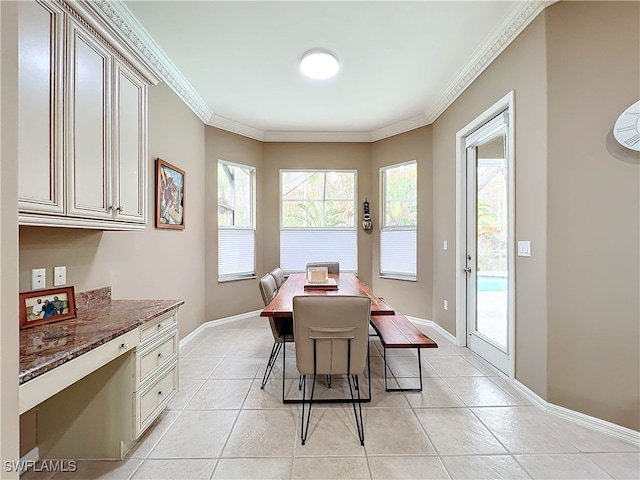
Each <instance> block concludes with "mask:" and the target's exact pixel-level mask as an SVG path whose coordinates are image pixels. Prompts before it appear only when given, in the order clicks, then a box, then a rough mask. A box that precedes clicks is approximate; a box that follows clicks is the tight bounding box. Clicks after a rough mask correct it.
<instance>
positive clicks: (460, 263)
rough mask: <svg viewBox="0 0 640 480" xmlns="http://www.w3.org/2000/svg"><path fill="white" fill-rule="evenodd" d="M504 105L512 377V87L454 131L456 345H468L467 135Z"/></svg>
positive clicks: (511, 372)
mask: <svg viewBox="0 0 640 480" xmlns="http://www.w3.org/2000/svg"><path fill="white" fill-rule="evenodd" d="M505 109H509V127H508V129H507V137H508V140H507V143H508V159H507V168H508V172H509V176H508V186H509V192H508V195H507V202H508V209H507V218H508V222H509V228H508V231H507V244H508V245H509V253H508V275H509V283H508V289H507V298H508V302H509V305H508V310H507V321H508V322H509V325H510V327H511V328H509V329H508V330H509V333H508V338H507V342H508V356H509V371H508V372H505V374H506V375H507V376H508V377H509V378H510V379H513V378H515V363H516V362H515V357H516V349H515V347H516V345H515V241H514V239H515V206H514V201H515V168H514V166H515V159H514V158H515V92H514V91H513V90H512V91H510V92H509V93H508V94H506V95H505V96H504V97H502V98H501V99H500V100H498V101H497V102H496V103H494V104H493V105H492V106H491V107H489V108H488V109H487V110H485V111H484V112H483V113H481V114H480V115H479V116H478V117H476V118H475V119H474V120H473V121H472V122H471V123H469V124H468V125H466V126H465V127H464V128H463V129H461V130H460V131H459V132H458V133H456V344H457V345H458V346H459V347H466V346H467V305H466V301H467V275H466V273H465V272H464V268H465V267H466V254H467V251H466V250H467V248H466V243H467V225H466V221H467V220H466V208H467V189H466V183H467V180H466V170H467V164H466V162H467V155H466V137H467V136H468V135H469V134H471V133H472V132H473V131H475V130H477V129H478V128H479V127H481V126H482V125H484V124H485V123H487V122H488V121H489V120H491V119H492V118H493V117H495V116H496V115H498V114H499V113H500V112H502V111H503V110H505Z"/></svg>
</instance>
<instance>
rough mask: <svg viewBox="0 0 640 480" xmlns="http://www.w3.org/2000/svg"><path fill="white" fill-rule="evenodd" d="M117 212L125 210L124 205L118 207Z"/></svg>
mask: <svg viewBox="0 0 640 480" xmlns="http://www.w3.org/2000/svg"><path fill="white" fill-rule="evenodd" d="M116 212H120V213H122V212H124V207H123V206H122V205H120V206H119V207H118V208H116Z"/></svg>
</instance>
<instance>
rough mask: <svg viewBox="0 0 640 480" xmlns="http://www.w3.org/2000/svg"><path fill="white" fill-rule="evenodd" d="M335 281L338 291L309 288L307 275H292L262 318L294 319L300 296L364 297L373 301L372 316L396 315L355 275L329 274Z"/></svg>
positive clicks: (264, 310) (265, 310)
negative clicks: (295, 305) (296, 298)
mask: <svg viewBox="0 0 640 480" xmlns="http://www.w3.org/2000/svg"><path fill="white" fill-rule="evenodd" d="M329 278H333V279H335V281H336V283H337V286H338V288H337V289H323V288H307V289H305V284H306V283H307V275H306V273H292V274H291V275H289V278H288V279H287V281H286V282H284V283H283V284H282V286H281V287H280V290H278V293H277V294H276V296H275V297H274V298H273V300H271V302H269V304H268V305H267V306H266V307H264V309H263V310H262V312H261V313H260V316H261V317H292V316H293V297H295V296H299V295H364V296H367V297H369V298H370V299H371V315H394V314H395V311H394V309H393V307H392V306H391V305H388V304H387V303H386V302H385V301H384V300H383V299H381V298H379V297H377V296H376V295H374V293H373V292H372V291H371V289H370V288H369V287H368V286H367V284H366V283H364V282H362V281H360V279H359V278H358V277H357V276H356V275H354V274H353V273H340V274H337V275H336V274H329Z"/></svg>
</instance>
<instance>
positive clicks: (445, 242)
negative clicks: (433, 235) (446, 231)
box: [442, 240, 449, 250]
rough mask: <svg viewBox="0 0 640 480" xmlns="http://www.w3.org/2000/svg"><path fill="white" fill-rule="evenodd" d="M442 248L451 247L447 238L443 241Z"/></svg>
mask: <svg viewBox="0 0 640 480" xmlns="http://www.w3.org/2000/svg"><path fill="white" fill-rule="evenodd" d="M442 248H443V249H444V250H446V249H448V248H449V243H448V242H447V241H446V240H445V241H444V242H442Z"/></svg>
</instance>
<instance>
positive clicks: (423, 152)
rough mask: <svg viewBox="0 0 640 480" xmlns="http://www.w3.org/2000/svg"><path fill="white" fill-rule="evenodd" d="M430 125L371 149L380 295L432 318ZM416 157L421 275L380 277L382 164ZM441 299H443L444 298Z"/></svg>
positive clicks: (374, 247) (404, 309)
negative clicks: (406, 279)
mask: <svg viewBox="0 0 640 480" xmlns="http://www.w3.org/2000/svg"><path fill="white" fill-rule="evenodd" d="M431 130H432V129H431V126H427V127H422V128H418V129H416V130H412V131H410V132H407V133H403V134H400V135H395V136H393V137H390V138H386V139H384V140H380V141H378V142H375V143H374V144H373V145H372V152H371V186H372V188H371V190H372V195H371V196H370V197H369V200H370V201H371V214H372V218H373V220H374V228H373V231H372V235H371V237H372V257H371V266H372V267H371V268H372V276H373V278H372V283H371V285H373V289H374V291H375V292H376V294H377V295H380V296H382V297H384V298H385V299H386V300H387V301H388V302H389V303H390V304H392V305H394V306H396V307H398V308H401V309H402V313H404V314H405V315H410V316H414V317H418V318H422V319H428V320H431V319H432V318H433V302H432V295H433V282H434V278H433V261H432V257H433V168H432V167H433V162H432V141H431ZM411 160H416V161H417V165H418V173H417V175H418V258H417V262H418V265H417V267H418V270H417V271H418V278H417V281H415V282H409V281H402V280H390V279H385V278H380V277H379V273H380V230H379V228H380V218H381V217H380V215H381V206H380V168H381V167H384V166H388V165H394V164H397V163H402V162H408V161H411ZM441 303H442V302H441Z"/></svg>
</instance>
